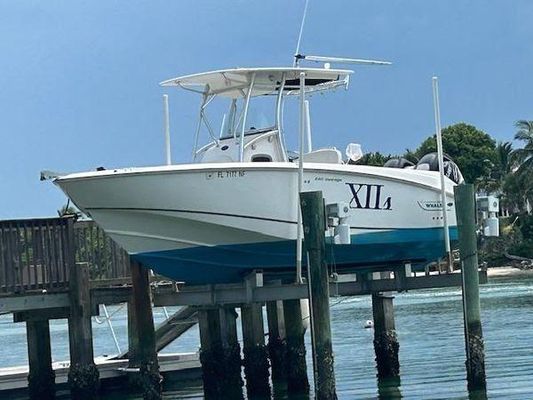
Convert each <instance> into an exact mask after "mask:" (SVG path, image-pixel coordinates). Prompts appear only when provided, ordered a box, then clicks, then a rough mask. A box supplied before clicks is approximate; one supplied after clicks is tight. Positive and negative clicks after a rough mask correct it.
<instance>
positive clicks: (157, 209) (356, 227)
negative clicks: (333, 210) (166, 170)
mask: <svg viewBox="0 0 533 400" xmlns="http://www.w3.org/2000/svg"><path fill="white" fill-rule="evenodd" d="M85 209H86V210H88V211H93V210H94V211H102V210H112V211H155V212H175V213H185V214H204V215H217V216H222V217H233V218H245V219H255V220H260V221H269V222H279V223H283V224H291V225H296V224H297V222H296V221H288V220H283V219H277V218H267V217H256V216H253V215H242V214H230V213H221V212H215V211H200V210H183V209H174V208H143V207H86V208H85ZM354 229H362V230H369V231H371V230H373V231H381V230H395V231H399V230H410V229H420V228H397V227H387V226H381V227H375V226H350V230H354ZM430 229H444V227H432V228H430Z"/></svg>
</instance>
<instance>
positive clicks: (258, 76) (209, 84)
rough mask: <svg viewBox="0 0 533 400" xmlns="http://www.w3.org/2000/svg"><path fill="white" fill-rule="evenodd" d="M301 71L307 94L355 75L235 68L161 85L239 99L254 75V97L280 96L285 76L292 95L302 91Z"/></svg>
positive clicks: (338, 84) (315, 70) (324, 70)
mask: <svg viewBox="0 0 533 400" xmlns="http://www.w3.org/2000/svg"><path fill="white" fill-rule="evenodd" d="M301 72H305V74H306V77H305V85H306V89H305V90H306V92H314V91H322V90H331V89H335V88H337V87H341V86H347V84H348V77H349V75H350V74H351V73H353V71H351V70H345V69H328V68H299V67H273V68H233V69H223V70H217V71H210V72H203V73H199V74H193V75H185V76H181V77H177V78H172V79H168V80H165V81H163V82H161V83H160V85H161V86H165V87H169V86H170V87H171V86H176V87H181V88H183V89H187V90H192V91H195V92H198V93H201V94H206V95H211V94H216V95H220V96H224V97H229V98H239V97H244V96H246V93H247V90H248V88H249V86H250V83H251V80H252V76H253V75H254V74H255V83H254V88H253V91H252V93H251V96H262V95H269V94H277V93H278V90H279V88H280V86H281V82H282V80H283V77H285V87H284V91H286V94H289V95H290V94H297V93H298V92H299V85H300V73H301Z"/></svg>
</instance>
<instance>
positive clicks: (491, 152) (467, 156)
mask: <svg viewBox="0 0 533 400" xmlns="http://www.w3.org/2000/svg"><path fill="white" fill-rule="evenodd" d="M442 145H443V148H444V152H445V153H446V154H447V155H448V156H450V157H451V158H452V159H453V161H455V163H456V164H457V165H458V166H459V168H460V169H461V172H462V174H463V176H464V178H465V181H466V182H469V183H477V184H479V183H480V181H481V180H482V179H484V178H486V177H490V174H491V171H492V170H493V168H494V165H496V162H497V154H496V142H495V141H494V139H492V138H491V137H490V136H489V135H488V134H486V133H485V132H483V131H481V130H479V129H477V128H476V127H475V126H473V125H468V124H465V123H459V124H455V125H450V126H448V127H446V128H444V129H443V130H442ZM434 151H437V143H436V139H435V135H433V136H430V137H428V138H427V139H426V140H424V141H423V142H422V144H421V145H420V147H418V149H417V150H416V152H415V154H416V156H417V157H418V158H420V157H422V156H423V155H424V154H427V153H431V152H434Z"/></svg>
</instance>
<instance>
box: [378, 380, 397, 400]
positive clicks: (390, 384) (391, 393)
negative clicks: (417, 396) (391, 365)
mask: <svg viewBox="0 0 533 400" xmlns="http://www.w3.org/2000/svg"><path fill="white" fill-rule="evenodd" d="M401 385H402V382H401V378H400V377H399V376H398V377H393V378H379V377H378V399H379V400H389V399H401V398H402V391H401V390H400V387H401Z"/></svg>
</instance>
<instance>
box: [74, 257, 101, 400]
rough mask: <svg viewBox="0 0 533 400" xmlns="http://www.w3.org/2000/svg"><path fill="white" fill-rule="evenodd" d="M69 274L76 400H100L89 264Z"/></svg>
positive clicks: (82, 265)
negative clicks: (92, 322)
mask: <svg viewBox="0 0 533 400" xmlns="http://www.w3.org/2000/svg"><path fill="white" fill-rule="evenodd" d="M69 273H70V283H69V291H68V294H69V299H70V315H69V318H68V334H69V351H70V368H69V372H68V383H69V387H70V392H71V396H72V398H73V399H74V400H86V399H96V398H98V390H99V386H100V381H99V372H98V369H97V368H96V365H95V363H94V352H93V332H92V326H91V294H90V285H89V266H88V264H87V263H77V264H72V267H71V269H70V271H69Z"/></svg>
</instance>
